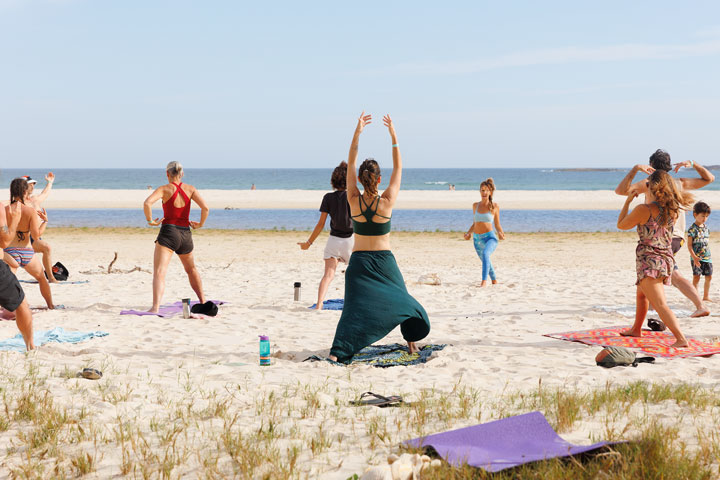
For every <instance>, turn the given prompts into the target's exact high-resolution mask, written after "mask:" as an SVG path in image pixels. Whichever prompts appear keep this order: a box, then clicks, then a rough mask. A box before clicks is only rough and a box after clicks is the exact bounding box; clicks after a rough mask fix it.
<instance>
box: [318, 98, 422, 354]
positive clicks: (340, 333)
mask: <svg viewBox="0 0 720 480" xmlns="http://www.w3.org/2000/svg"><path fill="white" fill-rule="evenodd" d="M371 122H372V116H371V115H365V112H363V113H362V114H361V115H360V118H359V119H358V124H357V127H356V128H355V135H354V136H353V140H352V145H351V146H350V155H349V157H348V167H347V201H348V203H349V204H350V214H351V218H352V223H353V231H354V232H355V233H354V237H355V244H354V247H353V253H352V256H351V257H350V262H349V264H348V267H347V270H346V271H345V304H344V306H343V312H342V315H341V317H340V321H339V322H338V326H337V329H336V330H335V339H334V340H333V344H332V348H331V349H330V356H329V358H330V359H331V360H334V361H337V362H341V363H350V361H351V360H352V357H353V355H355V354H356V353H357V352H359V351H360V350H362V349H363V348H364V347H366V346H368V345H371V344H372V343H373V342H376V341H378V340H380V339H381V338H383V337H385V336H386V335H387V334H388V333H390V332H391V331H392V330H393V329H394V328H395V327H397V326H398V325H400V331H401V332H402V335H403V338H404V339H405V340H406V341H407V342H408V349H409V350H410V353H415V352H417V350H418V349H417V347H416V346H415V342H417V341H419V340H422V339H423V338H425V337H426V336H427V335H428V333H430V320H429V319H428V316H427V313H426V312H425V309H424V308H423V307H422V305H420V303H418V301H417V300H415V299H414V298H413V297H411V296H410V294H409V293H408V292H407V289H406V288H405V281H404V280H403V277H402V274H401V273H400V269H399V268H398V266H397V263H396V262H395V257H394V256H393V254H392V252H391V251H390V217H391V216H392V209H393V206H394V205H395V200H396V199H397V196H398V193H399V192H400V182H401V177H402V161H401V160H400V148H399V146H398V142H397V136H396V135H395V127H394V126H393V123H392V120H391V119H390V116H389V115H386V116H385V117H383V124H384V125H385V126H386V127H387V128H388V131H389V132H390V138H391V139H392V156H393V172H392V175H391V176H390V184H389V185H388V187H387V189H385V191H384V192H383V194H382V195H378V185H379V184H380V167H379V166H378V164H377V162H376V161H375V160H373V159H371V158H369V159H367V160H365V161H364V162H363V163H362V164H361V165H360V169H359V170H358V173H357V175H356V174H355V165H356V163H357V156H358V143H359V142H360V134H361V133H362V131H363V128H365V125H368V124H370V123H371ZM358 180H359V181H360V183H361V184H362V186H363V190H364V191H363V192H362V193H360V190H359V189H358V187H357V182H358Z"/></svg>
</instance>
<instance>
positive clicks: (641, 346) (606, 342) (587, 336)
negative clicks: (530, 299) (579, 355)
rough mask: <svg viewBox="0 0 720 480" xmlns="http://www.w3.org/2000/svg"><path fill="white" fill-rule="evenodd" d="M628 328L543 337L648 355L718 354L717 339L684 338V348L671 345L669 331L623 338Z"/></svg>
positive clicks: (662, 356)
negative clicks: (630, 350) (624, 349)
mask: <svg viewBox="0 0 720 480" xmlns="http://www.w3.org/2000/svg"><path fill="white" fill-rule="evenodd" d="M627 329H628V327H627V325H626V326H623V327H608V328H594V329H591V330H581V331H578V332H562V333H548V334H546V335H544V336H545V337H550V338H556V339H558V340H567V341H569V342H580V343H584V344H586V345H602V346H603V347H625V348H634V349H638V350H640V351H641V352H642V353H644V354H646V355H650V356H651V357H660V358H686V357H702V356H709V355H714V354H716V353H720V342H715V343H708V342H702V341H700V340H696V339H694V338H692V337H687V339H688V343H689V344H690V346H688V347H686V348H670V345H672V344H673V343H675V337H673V335H672V333H670V332H669V331H668V330H665V331H664V332H653V331H652V330H643V331H642V337H622V336H620V332H621V331H623V330H627Z"/></svg>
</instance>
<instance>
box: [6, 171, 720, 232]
mask: <svg viewBox="0 0 720 480" xmlns="http://www.w3.org/2000/svg"><path fill="white" fill-rule="evenodd" d="M46 173H47V170H46V169H24V170H19V169H3V170H0V184H2V183H5V184H6V185H9V183H10V181H11V180H12V179H13V178H15V177H18V176H21V175H30V176H31V177H32V178H34V179H36V180H37V181H38V185H37V188H38V189H42V188H43V187H44V185H45V180H44V176H45V174H46ZM54 173H55V176H56V180H55V183H54V187H53V188H56V189H80V188H82V189H147V187H148V186H151V187H157V186H159V185H161V184H163V183H165V180H166V179H165V175H164V173H165V172H164V170H163V169H162V168H159V169H139V168H135V169H55V170H54ZM331 173H332V168H326V169H322V168H318V169H311V168H305V169H273V168H265V169H187V170H186V173H185V179H186V181H187V182H188V183H191V184H193V185H195V186H196V187H197V188H199V189H201V190H204V189H217V190H242V189H249V188H250V186H251V185H253V184H255V185H256V188H258V189H274V190H294V189H301V190H324V191H330V190H331V187H330V174H331ZM388 173H389V172H388ZM626 174H627V170H622V169H608V170H603V171H568V170H563V169H552V168H526V169H510V168H486V169H482V168H473V169H468V168H445V169H436V168H428V169H422V168H414V169H413V168H408V169H405V170H404V171H403V189H406V190H446V189H448V188H449V185H451V184H452V185H454V186H455V189H456V190H477V189H478V187H479V184H480V182H481V181H483V180H484V179H486V178H488V177H492V178H493V179H494V180H495V184H496V185H497V187H498V188H499V189H508V190H613V189H615V187H616V186H617V184H618V183H619V182H620V180H622V178H623V177H624V176H625V175H626ZM681 174H682V176H686V177H693V176H697V175H696V174H695V172H694V171H683V172H681ZM637 178H638V179H639V178H641V175H640V174H639V175H638V177H637ZM388 179H389V175H386V176H385V177H384V180H385V181H387V180H388ZM383 187H384V183H383V184H381V189H382V188H383ZM706 188H707V189H709V190H718V189H720V182H716V183H713V184H711V185H709V186H708V187H706ZM48 213H49V215H50V221H51V225H52V226H68V227H69V226H73V227H112V226H116V227H144V226H145V219H144V216H143V212H142V209H140V208H138V209H134V210H125V209H112V210H103V209H94V210H80V209H78V210H55V211H50V212H48ZM157 213H158V215H156V216H161V215H160V212H159V211H158V212H157ZM318 216H319V213H318V211H317V210H316V209H308V210H250V209H237V210H213V211H212V212H211V215H210V217H209V219H208V222H207V224H206V226H207V227H208V228H219V229H260V230H311V229H312V228H313V227H314V225H315V223H316V222H317V219H318ZM691 219H692V216H690V217H689V218H688V220H689V221H691ZM711 219H712V217H711ZM471 221H472V218H471V212H470V210H469V208H468V209H467V210H396V211H395V212H393V229H395V230H401V231H433V232H434V231H458V232H460V231H466V230H467V229H468V227H469V226H470V222H471ZM616 222H617V212H614V211H605V210H589V211H588V210H584V211H582V210H503V211H502V214H501V223H502V225H503V228H504V229H505V231H506V232H509V233H511V232H612V231H617V229H616V227H615V224H616ZM328 224H329V222H328Z"/></svg>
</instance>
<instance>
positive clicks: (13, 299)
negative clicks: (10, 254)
mask: <svg viewBox="0 0 720 480" xmlns="http://www.w3.org/2000/svg"><path fill="white" fill-rule="evenodd" d="M23 300H25V292H24V291H23V289H22V287H21V286H20V282H18V279H17V277H16V276H15V275H14V274H13V273H12V271H11V270H10V267H8V266H7V263H5V262H3V261H2V260H0V306H2V307H3V308H4V309H5V310H8V311H10V312H14V311H15V310H17V308H18V307H19V306H20V304H21V303H22V302H23Z"/></svg>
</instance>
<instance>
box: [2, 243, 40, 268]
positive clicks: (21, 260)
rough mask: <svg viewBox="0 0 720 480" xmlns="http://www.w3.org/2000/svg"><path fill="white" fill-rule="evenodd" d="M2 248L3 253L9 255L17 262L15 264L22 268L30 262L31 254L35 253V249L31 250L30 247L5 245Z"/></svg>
mask: <svg viewBox="0 0 720 480" xmlns="http://www.w3.org/2000/svg"><path fill="white" fill-rule="evenodd" d="M4 250H5V253H7V254H8V255H10V256H11V257H12V258H13V259H14V260H15V261H16V262H17V264H18V265H20V266H21V267H23V268H25V266H26V265H27V264H28V263H30V260H32V258H33V255H35V250H33V249H32V248H22V247H7V248H5V249H4Z"/></svg>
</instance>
